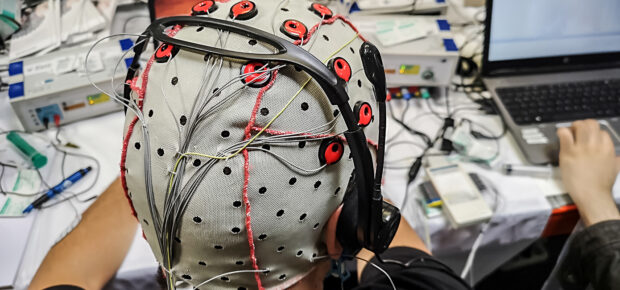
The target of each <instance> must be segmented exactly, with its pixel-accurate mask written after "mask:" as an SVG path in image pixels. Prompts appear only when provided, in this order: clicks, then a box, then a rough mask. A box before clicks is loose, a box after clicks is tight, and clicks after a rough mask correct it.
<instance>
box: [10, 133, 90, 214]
mask: <svg viewBox="0 0 620 290" xmlns="http://www.w3.org/2000/svg"><path fill="white" fill-rule="evenodd" d="M12 131H15V132H18V133H22V134H30V135H32V134H31V133H28V132H25V131H21V130H7V131H1V132H0V135H4V134H8V133H10V132H12ZM59 131H60V128H59ZM56 140H57V141H59V138H58V132H56ZM50 144H51V145H52V146H53V147H54V149H55V150H56V151H57V152H59V153H62V154H63V157H62V161H61V167H62V168H61V172H62V178H63V180H64V179H66V175H65V170H64V164H65V161H66V157H67V156H68V155H69V156H76V157H81V158H86V159H89V160H92V161H93V162H95V164H96V168H95V170H97V174H96V176H95V180H94V181H93V183H92V184H91V185H90V186H88V187H87V188H86V189H84V190H82V191H80V192H78V193H72V192H69V191H65V192H63V193H65V194H71V196H69V197H66V198H64V199H61V200H58V201H56V202H54V203H52V204H48V205H45V206H42V207H41V208H49V207H52V206H55V205H57V204H60V203H62V202H65V201H67V200H69V199H72V198H76V199H77V201H79V202H88V201H90V200H92V199H93V198H95V197H97V196H93V197H90V198H87V199H86V200H80V199H78V198H77V197H78V196H79V195H81V194H84V193H86V192H88V191H89V190H91V189H92V188H93V187H94V186H95V184H97V182H98V180H99V173H100V170H101V164H100V163H99V161H98V160H97V159H96V158H94V157H92V156H89V155H85V154H79V153H72V152H68V151H65V150H62V149H61V148H59V147H58V146H57V145H56V144H54V143H53V142H50ZM0 166H1V167H2V172H1V173H0V193H2V194H5V195H6V194H11V195H17V196H26V197H29V196H36V195H40V194H43V193H45V192H47V191H48V190H49V189H50V188H51V186H50V185H49V184H48V183H47V182H46V181H45V179H44V178H43V175H42V174H41V172H40V170H39V169H36V168H35V170H36V171H37V175H38V176H39V179H40V180H41V182H42V183H43V185H44V186H45V187H46V189H45V190H42V191H39V192H36V193H29V194H24V193H19V192H12V191H5V190H4V189H3V187H2V179H3V177H4V171H5V167H11V168H15V169H17V168H18V167H17V166H16V165H12V164H8V163H3V162H0Z"/></svg>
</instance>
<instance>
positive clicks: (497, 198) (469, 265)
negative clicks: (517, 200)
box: [461, 175, 503, 284]
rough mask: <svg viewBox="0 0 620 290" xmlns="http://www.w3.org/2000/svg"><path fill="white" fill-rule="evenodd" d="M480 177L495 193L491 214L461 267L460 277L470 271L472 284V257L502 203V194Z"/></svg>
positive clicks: (474, 255)
mask: <svg viewBox="0 0 620 290" xmlns="http://www.w3.org/2000/svg"><path fill="white" fill-rule="evenodd" d="M479 176H480V175H479ZM480 178H481V179H483V182H484V183H485V184H486V185H487V186H488V187H489V188H490V191H493V193H494V194H495V205H494V207H493V216H492V217H491V219H489V221H488V222H486V223H485V224H484V225H483V226H482V228H480V234H479V235H478V237H477V238H476V240H475V241H474V243H473V245H472V248H471V251H470V252H469V255H467V260H466V261H465V266H464V267H463V271H462V272H461V278H463V279H465V276H467V274H468V273H471V275H470V278H471V281H470V284H473V275H474V273H473V272H474V271H473V268H474V259H475V257H476V253H477V252H478V249H479V248H480V245H481V244H482V241H483V239H484V233H485V232H486V231H487V230H488V229H489V227H490V226H491V222H492V221H493V217H495V215H496V214H497V211H498V210H499V209H500V207H501V206H502V205H503V203H501V202H502V201H503V200H502V196H501V195H500V194H499V191H498V190H497V189H496V188H495V187H494V186H493V184H491V183H490V182H489V180H488V179H485V178H484V177H482V176H480Z"/></svg>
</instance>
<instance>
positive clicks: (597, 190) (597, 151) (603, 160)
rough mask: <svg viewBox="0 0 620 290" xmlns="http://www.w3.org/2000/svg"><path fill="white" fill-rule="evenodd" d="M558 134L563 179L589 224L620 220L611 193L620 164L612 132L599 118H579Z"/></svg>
mask: <svg viewBox="0 0 620 290" xmlns="http://www.w3.org/2000/svg"><path fill="white" fill-rule="evenodd" d="M557 134H558V138H559V140H560V172H561V173H562V182H563V183H564V186H565V187H566V189H567V190H568V193H569V194H570V196H571V198H572V199H573V201H574V202H575V205H577V208H578V209H579V213H580V214H581V217H582V219H583V220H584V222H585V224H586V225H587V226H589V225H593V224H595V223H597V222H601V221H604V220H609V219H620V213H619V212H618V208H617V207H616V204H615V202H614V199H613V197H612V195H611V189H612V187H613V185H614V182H615V180H616V175H617V174H618V169H619V168H620V166H618V164H619V163H618V161H617V158H616V154H615V150H614V144H613V142H612V140H611V138H610V137H609V134H608V133H607V132H605V131H603V130H601V128H600V125H599V123H598V122H597V121H595V120H585V121H576V122H574V123H573V125H572V126H571V127H570V128H560V129H558V131H557Z"/></svg>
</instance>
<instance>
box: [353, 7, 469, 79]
mask: <svg viewBox="0 0 620 290" xmlns="http://www.w3.org/2000/svg"><path fill="white" fill-rule="evenodd" d="M351 21H352V22H353V24H355V26H356V27H357V28H358V30H359V31H360V34H361V35H362V36H364V37H366V38H367V39H368V40H369V41H370V42H372V43H373V44H375V45H376V46H377V48H379V51H380V52H381V58H382V59H383V67H384V69H385V78H386V81H387V85H388V87H398V86H420V87H446V86H450V84H451V82H452V76H453V75H454V72H455V70H456V65H457V63H458V59H459V51H458V47H457V46H456V43H455V42H454V39H453V34H452V32H451V30H450V24H449V23H448V21H447V20H446V19H444V18H441V17H435V16H408V15H356V14H352V15H351Z"/></svg>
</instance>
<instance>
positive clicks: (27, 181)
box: [0, 169, 41, 217]
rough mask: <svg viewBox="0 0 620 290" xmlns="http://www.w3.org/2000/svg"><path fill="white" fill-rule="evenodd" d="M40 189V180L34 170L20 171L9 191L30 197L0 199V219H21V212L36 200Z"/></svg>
mask: <svg viewBox="0 0 620 290" xmlns="http://www.w3.org/2000/svg"><path fill="white" fill-rule="evenodd" d="M40 188H41V180H40V179H39V175H38V174H37V172H36V171H35V170H31V169H20V170H19V173H18V174H17V177H16V180H15V185H14V186H13V189H12V190H11V191H13V192H17V193H23V194H33V195H32V196H21V195H7V196H4V197H3V198H0V204H2V206H1V207H0V217H21V216H23V214H22V211H23V210H24V209H25V208H26V207H28V205H29V204H30V203H31V202H32V201H33V200H34V199H35V198H36V195H34V194H35V193H37V192H38V191H39V189H40Z"/></svg>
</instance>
